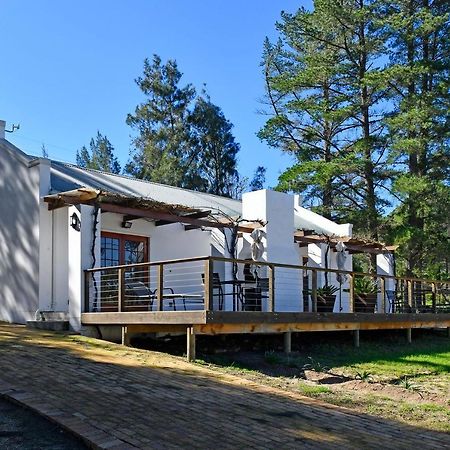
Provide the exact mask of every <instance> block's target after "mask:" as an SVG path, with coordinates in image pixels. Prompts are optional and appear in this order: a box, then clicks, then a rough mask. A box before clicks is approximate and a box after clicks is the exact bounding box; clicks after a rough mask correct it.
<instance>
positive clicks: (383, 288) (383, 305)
mask: <svg viewBox="0 0 450 450" xmlns="http://www.w3.org/2000/svg"><path fill="white" fill-rule="evenodd" d="M380 289H381V308H380V309H381V311H378V312H380V313H382V314H385V313H386V279H385V278H384V277H380Z"/></svg>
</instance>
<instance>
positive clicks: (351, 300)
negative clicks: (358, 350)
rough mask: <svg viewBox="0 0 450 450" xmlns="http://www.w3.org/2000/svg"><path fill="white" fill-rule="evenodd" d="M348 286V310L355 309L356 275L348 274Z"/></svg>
mask: <svg viewBox="0 0 450 450" xmlns="http://www.w3.org/2000/svg"><path fill="white" fill-rule="evenodd" d="M348 286H349V304H348V307H349V308H348V312H351V313H352V312H354V311H355V277H354V275H353V274H352V275H349V276H348ZM358 346H359V335H358Z"/></svg>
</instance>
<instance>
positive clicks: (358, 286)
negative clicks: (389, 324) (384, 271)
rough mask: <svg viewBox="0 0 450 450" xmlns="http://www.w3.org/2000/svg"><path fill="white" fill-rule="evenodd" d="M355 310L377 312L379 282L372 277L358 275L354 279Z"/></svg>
mask: <svg viewBox="0 0 450 450" xmlns="http://www.w3.org/2000/svg"><path fill="white" fill-rule="evenodd" d="M353 286H354V292H355V312H368V313H373V312H375V305H376V304H377V298H378V292H379V289H378V284H377V282H376V281H375V280H373V279H371V278H370V277H356V278H355V281H354V285H353Z"/></svg>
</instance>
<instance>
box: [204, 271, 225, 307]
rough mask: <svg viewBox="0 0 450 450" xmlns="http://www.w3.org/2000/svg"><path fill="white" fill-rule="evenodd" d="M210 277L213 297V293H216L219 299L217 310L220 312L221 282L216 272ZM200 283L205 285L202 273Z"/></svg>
mask: <svg viewBox="0 0 450 450" xmlns="http://www.w3.org/2000/svg"><path fill="white" fill-rule="evenodd" d="M212 275H213V276H212V289H213V296H214V295H215V294H214V291H217V295H218V297H219V310H220V311H222V309H223V302H224V294H223V288H222V282H221V281H220V275H219V274H218V273H217V272H213V274H212ZM202 283H203V284H205V274H204V273H202Z"/></svg>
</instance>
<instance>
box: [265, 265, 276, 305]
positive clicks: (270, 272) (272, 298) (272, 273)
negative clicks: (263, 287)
mask: <svg viewBox="0 0 450 450" xmlns="http://www.w3.org/2000/svg"><path fill="white" fill-rule="evenodd" d="M268 275H269V301H268V304H267V311H269V312H274V311H275V267H274V266H269V267H268Z"/></svg>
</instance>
